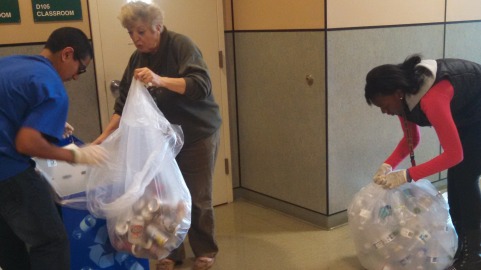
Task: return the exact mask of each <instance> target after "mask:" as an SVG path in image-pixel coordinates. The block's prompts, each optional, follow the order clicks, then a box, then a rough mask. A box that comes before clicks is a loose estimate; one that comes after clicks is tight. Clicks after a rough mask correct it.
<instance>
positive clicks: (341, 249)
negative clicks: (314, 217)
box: [151, 200, 363, 270]
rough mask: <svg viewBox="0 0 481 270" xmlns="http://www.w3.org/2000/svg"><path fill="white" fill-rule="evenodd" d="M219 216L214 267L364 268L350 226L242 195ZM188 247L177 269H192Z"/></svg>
mask: <svg viewBox="0 0 481 270" xmlns="http://www.w3.org/2000/svg"><path fill="white" fill-rule="evenodd" d="M215 215H216V222H217V223H216V226H217V229H216V232H217V240H218V244H219V248H220V251H219V254H218V255H217V260H216V263H215V265H214V267H212V268H211V269H212V270H221V269H222V270H284V269H285V270H297V269H299V270H328V269H329V270H351V269H356V270H360V269H363V268H362V267H361V265H360V263H359V261H358V259H357V257H356V252H355V249H354V244H353V242H352V240H351V237H350V232H349V227H348V226H342V227H340V228H337V229H334V230H331V231H325V230H322V229H320V228H318V227H316V226H314V225H311V224H308V223H305V222H303V221H301V220H299V219H296V218H293V217H291V216H288V215H285V214H283V213H280V212H277V211H275V210H271V209H268V208H264V207H262V206H259V205H256V204H253V203H250V202H246V201H243V200H240V201H235V202H234V203H230V204H227V205H221V206H218V207H216V208H215ZM186 251H187V256H188V257H189V259H188V260H186V261H185V262H184V264H183V265H181V266H180V267H178V268H176V269H181V270H187V269H191V266H192V256H193V255H192V252H191V251H190V247H188V245H187V250H186ZM152 266H153V265H152ZM151 269H152V270H155V267H152V268H151Z"/></svg>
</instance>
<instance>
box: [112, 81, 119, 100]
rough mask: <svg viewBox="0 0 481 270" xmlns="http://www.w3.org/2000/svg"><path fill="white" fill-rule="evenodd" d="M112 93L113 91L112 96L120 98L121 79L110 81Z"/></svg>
mask: <svg viewBox="0 0 481 270" xmlns="http://www.w3.org/2000/svg"><path fill="white" fill-rule="evenodd" d="M110 93H112V96H114V97H115V98H118V97H119V96H120V81H119V80H112V81H111V82H110Z"/></svg>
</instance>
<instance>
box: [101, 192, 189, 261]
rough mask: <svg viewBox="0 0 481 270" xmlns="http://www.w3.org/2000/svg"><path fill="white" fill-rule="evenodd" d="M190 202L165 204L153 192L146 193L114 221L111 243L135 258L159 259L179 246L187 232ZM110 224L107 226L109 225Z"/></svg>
mask: <svg viewBox="0 0 481 270" xmlns="http://www.w3.org/2000/svg"><path fill="white" fill-rule="evenodd" d="M189 207H190V206H189V205H188V204H187V202H184V201H179V202H177V204H171V203H164V202H162V201H161V200H160V199H159V197H158V196H157V195H156V194H146V195H144V196H142V197H141V198H140V199H138V200H137V201H136V202H135V204H134V205H133V206H132V209H129V210H127V212H126V213H127V214H126V215H125V216H124V217H119V218H116V219H114V220H112V221H109V222H112V223H113V232H114V233H113V234H114V235H111V242H112V245H113V246H114V247H115V249H117V250H118V251H125V252H128V253H131V254H133V255H134V256H136V257H141V258H152V259H161V258H165V257H166V256H167V255H168V254H169V253H170V252H171V251H172V250H173V249H175V248H176V247H178V246H179V245H180V244H181V243H182V241H183V239H184V236H185V234H186V233H187V231H188V228H189V225H190V223H189V224H183V223H185V220H189V221H190V216H187V215H188V213H190V210H189ZM109 227H110V226H109Z"/></svg>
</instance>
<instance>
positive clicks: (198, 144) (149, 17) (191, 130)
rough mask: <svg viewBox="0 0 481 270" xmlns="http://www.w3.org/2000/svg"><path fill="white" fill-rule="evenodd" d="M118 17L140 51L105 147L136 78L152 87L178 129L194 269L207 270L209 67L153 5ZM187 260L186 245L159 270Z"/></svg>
mask: <svg viewBox="0 0 481 270" xmlns="http://www.w3.org/2000/svg"><path fill="white" fill-rule="evenodd" d="M119 19H120V21H121V24H122V26H123V27H124V28H126V29H127V30H128V33H129V35H130V38H131V39H132V41H133V43H134V44H135V47H136V48H137V49H136V51H135V52H133V54H132V56H131V57H130V60H129V63H128V64H127V67H126V69H125V72H124V74H123V77H122V80H121V82H120V85H119V89H120V96H119V97H118V98H117V100H116V103H115V107H114V111H115V112H114V114H113V116H112V118H111V120H110V123H109V124H108V126H107V127H106V129H105V130H104V132H103V133H102V134H101V135H100V136H99V137H98V138H97V139H96V140H95V141H94V143H97V144H99V143H101V142H102V141H103V140H105V138H107V137H108V136H109V135H110V134H111V133H112V132H113V131H114V130H116V129H117V128H118V126H119V123H120V119H121V117H122V110H123V108H124V105H125V101H126V99H127V95H128V91H129V87H130V84H131V82H132V78H136V79H138V80H140V81H142V82H143V83H144V84H146V85H148V86H149V91H150V93H151V94H152V96H153V98H154V100H155V102H156V104H157V106H158V108H159V109H160V110H161V111H162V113H163V114H164V115H165V117H166V118H167V120H169V122H170V123H172V124H175V125H180V126H181V127H182V130H183V132H184V145H183V147H182V149H181V151H180V152H179V154H178V155H177V157H176V161H177V163H178V165H179V168H180V170H181V172H182V174H183V177H184V180H185V182H186V184H187V187H188V188H189V191H190V194H191V196H192V216H191V228H190V230H189V233H188V237H189V243H190V246H191V248H192V251H193V253H194V255H195V262H194V265H193V269H195V270H202V269H209V268H211V267H212V265H213V264H214V258H215V256H216V254H217V252H218V246H217V243H216V240H215V237H214V211H213V206H212V178H213V172H214V165H215V160H216V157H217V148H218V145H219V128H220V125H221V117H220V113H219V107H218V105H217V103H216V102H215V100H214V96H213V93H212V86H211V80H210V77H209V72H208V69H207V65H206V63H205V62H204V60H203V58H202V54H201V52H200V50H199V48H198V47H197V46H196V45H195V44H194V43H193V42H192V40H191V39H189V38H188V37H186V36H184V35H182V34H178V33H175V32H173V31H170V30H167V28H166V27H165V26H164V24H163V12H162V11H161V9H160V8H159V7H158V6H156V5H155V4H147V3H144V2H141V1H134V2H130V3H127V4H125V5H124V6H122V8H121V11H120V15H119ZM184 257H185V251H184V247H183V245H181V246H180V247H179V248H177V249H175V250H174V251H173V252H172V253H171V254H170V255H169V256H168V257H167V258H165V259H162V260H160V261H159V262H158V263H157V270H164V269H174V267H175V265H176V264H180V263H182V261H183V259H184Z"/></svg>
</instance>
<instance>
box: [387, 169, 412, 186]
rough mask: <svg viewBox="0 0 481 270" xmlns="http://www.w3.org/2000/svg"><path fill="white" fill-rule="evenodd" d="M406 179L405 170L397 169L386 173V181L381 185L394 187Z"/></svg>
mask: <svg viewBox="0 0 481 270" xmlns="http://www.w3.org/2000/svg"><path fill="white" fill-rule="evenodd" d="M407 181H408V180H407V176H406V170H399V171H395V172H392V173H389V174H388V175H386V182H385V183H383V184H382V186H383V187H384V188H396V187H399V186H400V185H402V184H404V183H406V182H407Z"/></svg>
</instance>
